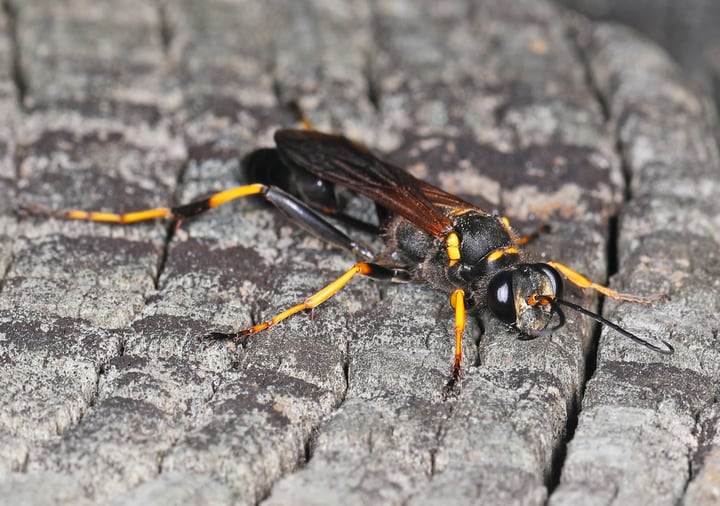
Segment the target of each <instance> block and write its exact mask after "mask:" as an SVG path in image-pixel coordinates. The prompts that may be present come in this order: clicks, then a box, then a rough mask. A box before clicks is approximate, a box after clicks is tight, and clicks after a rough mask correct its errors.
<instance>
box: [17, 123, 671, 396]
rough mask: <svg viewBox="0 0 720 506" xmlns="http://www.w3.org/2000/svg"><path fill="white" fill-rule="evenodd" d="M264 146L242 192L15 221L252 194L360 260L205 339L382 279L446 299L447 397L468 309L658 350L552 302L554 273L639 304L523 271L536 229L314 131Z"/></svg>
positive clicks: (526, 330)
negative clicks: (370, 217)
mask: <svg viewBox="0 0 720 506" xmlns="http://www.w3.org/2000/svg"><path fill="white" fill-rule="evenodd" d="M275 144H276V147H275V148H262V149H258V150H255V151H253V152H251V153H250V154H249V155H248V156H247V157H246V158H245V160H244V165H245V168H246V170H247V171H248V173H249V177H250V178H251V180H254V181H256V182H255V183H252V184H247V185H243V186H237V187H234V188H231V189H229V190H225V191H221V192H219V193H215V194H213V195H211V196H209V197H207V198H204V199H201V200H196V201H194V202H190V203H188V204H184V205H179V206H176V207H162V208H154V209H146V210H141V211H134V212H129V213H123V214H116V213H106V212H94V211H82V210H68V211H49V210H45V209H43V208H40V207H38V206H25V207H23V208H22V209H21V212H24V213H26V214H40V215H45V216H52V217H58V218H64V219H76V220H87V221H95V222H108V223H116V224H129V223H136V222H140V221H146V220H153V219H169V220H176V221H179V220H181V219H185V218H189V217H191V216H195V215H198V214H200V213H203V212H205V211H208V210H210V209H213V208H215V207H218V206H220V205H222V204H225V203H227V202H230V201H232V200H235V199H239V198H243V197H246V196H249V195H260V196H262V197H264V198H265V199H266V200H267V201H268V202H270V203H271V204H273V205H274V206H275V207H277V208H278V209H280V210H281V211H282V212H284V213H285V214H286V215H287V216H288V217H289V218H290V219H291V220H292V221H294V222H295V223H297V224H298V225H299V226H301V227H302V228H304V229H305V230H306V231H307V232H309V233H311V234H313V235H314V236H316V237H318V238H319V239H321V240H323V241H325V242H327V243H329V244H331V245H334V246H336V247H339V248H341V249H344V250H346V251H348V252H350V253H352V254H353V255H355V256H356V257H359V259H360V261H358V262H357V263H355V264H354V265H353V266H352V267H351V268H350V269H349V270H347V271H346V272H345V273H344V274H342V275H341V276H340V277H338V278H337V279H336V280H334V281H333V282H331V283H330V284H328V285H327V286H325V287H324V288H322V289H321V290H320V291H318V292H317V293H315V294H314V295H312V296H310V297H308V298H307V299H305V300H304V301H303V302H301V303H299V304H297V305H295V306H293V307H291V308H289V309H287V310H285V311H283V312H281V313H279V314H278V315H276V316H274V317H273V318H271V319H269V320H267V321H265V322H262V323H259V324H257V325H255V326H253V327H250V328H248V329H244V330H241V331H239V332H236V333H231V334H223V333H213V334H210V335H208V336H206V338H209V339H212V340H223V339H229V340H234V341H236V342H237V341H239V340H241V339H243V338H244V337H245V336H248V335H251V334H255V333H256V332H260V331H263V330H267V329H269V328H270V327H272V326H274V325H276V324H278V323H280V322H281V321H282V320H284V319H286V318H288V317H290V316H292V315H294V314H296V313H298V312H300V311H303V310H307V309H310V310H312V309H313V308H315V307H317V306H318V305H319V304H322V303H323V302H325V301H326V300H328V299H329V298H330V297H332V296H333V295H334V294H335V293H336V292H338V291H339V290H340V289H341V288H342V287H343V286H345V285H346V284H347V283H348V282H349V281H350V280H351V279H352V278H354V277H355V276H357V275H361V276H367V277H370V278H373V279H376V280H387V281H391V282H398V283H405V282H425V283H427V284H428V285H429V286H431V287H432V288H434V289H436V290H440V291H443V292H445V293H449V294H450V304H451V306H452V307H453V308H454V311H455V353H454V358H453V365H452V370H451V374H450V378H449V380H448V382H447V385H446V386H445V389H444V394H445V395H446V396H447V395H448V394H450V393H452V392H454V391H455V388H456V386H457V384H458V382H459V379H460V375H461V368H460V363H461V359H462V340H463V332H464V330H465V321H466V314H467V311H468V310H473V311H478V310H480V309H483V308H489V309H490V311H491V312H492V313H493V314H494V315H495V316H496V317H497V318H499V319H500V320H502V321H503V322H505V323H507V324H509V325H510V326H511V327H512V328H514V329H515V330H516V331H517V332H518V334H519V337H520V339H533V338H536V337H538V336H541V335H544V334H549V333H552V332H554V331H556V330H558V329H559V328H560V327H562V326H563V325H564V324H565V315H564V313H563V309H562V308H569V309H572V310H575V311H578V312H580V313H582V314H584V315H586V316H588V317H590V318H593V319H594V320H596V321H597V322H599V323H601V324H603V325H606V326H608V327H610V328H612V329H614V330H615V331H616V332H618V333H619V334H621V335H623V336H625V337H627V338H629V339H631V340H633V341H635V342H636V343H638V344H640V345H642V346H645V347H646V348H649V349H650V350H653V351H656V352H658V353H663V354H671V353H673V351H674V350H673V347H672V346H671V345H670V344H669V343H667V342H666V341H663V340H660V341H659V342H660V343H662V345H661V346H660V345H656V344H653V343H651V342H649V341H647V340H645V339H642V338H640V337H638V336H637V335H635V334H633V333H631V332H629V331H628V330H626V329H624V328H622V327H620V326H619V325H617V324H615V323H613V322H611V321H608V320H607V319H605V318H603V317H602V316H600V315H598V314H596V313H594V312H592V311H590V310H588V309H585V308H583V307H581V306H579V305H577V304H574V303H572V302H570V301H567V300H565V299H563V298H562V297H563V281H562V277H561V275H562V276H564V277H565V278H566V279H567V280H569V281H570V282H571V283H573V284H575V285H577V286H579V287H580V288H589V289H593V290H596V291H597V292H599V293H601V294H603V295H605V296H608V297H611V298H613V299H615V300H618V301H629V302H639V303H647V302H650V300H651V299H648V298H643V297H638V296H635V295H631V294H627V293H621V292H617V291H615V290H613V289H610V288H607V287H605V286H602V285H600V284H598V283H595V282H593V281H591V280H590V279H588V278H587V277H585V276H583V275H582V274H580V273H578V272H577V271H575V270H573V269H571V268H570V267H568V266H566V265H564V264H562V263H559V262H554V261H550V262H543V263H533V262H528V261H527V260H526V259H525V257H524V255H523V252H522V246H524V245H525V244H527V243H528V242H530V241H533V240H535V239H536V238H537V237H538V236H539V235H540V234H542V233H543V232H545V231H547V230H546V229H545V228H541V229H539V230H538V231H536V232H535V233H533V234H530V235H527V236H519V235H517V234H516V232H515V231H514V230H513V229H512V228H511V226H510V223H509V221H508V219H507V218H505V217H504V216H499V215H497V214H493V213H489V212H486V211H484V210H482V209H480V208H478V207H477V206H475V205H473V204H471V203H469V202H466V201H465V200H463V199H461V198H459V197H457V196H455V195H452V194H450V193H447V192H445V191H443V190H441V189H440V188H437V187H435V186H433V185H431V184H429V183H426V182H425V181H422V180H420V179H417V178H415V177H414V176H412V175H411V174H409V173H408V172H405V171H404V170H402V169H400V168H398V167H396V166H393V165H391V164H389V163H387V162H385V161H383V160H381V159H379V158H378V157H376V156H375V155H374V154H373V153H372V152H371V151H370V150H369V149H368V148H367V147H366V146H364V145H362V144H359V143H356V142H353V141H351V140H349V139H347V138H346V137H343V136H341V135H333V134H327V133H321V132H319V131H316V130H314V129H311V128H308V129H305V130H291V129H287V130H278V131H277V132H276V133H275ZM335 185H338V186H340V187H344V188H346V189H347V190H350V191H352V192H355V193H357V194H359V195H361V196H364V197H366V198H369V199H371V200H372V201H374V202H375V204H376V208H377V209H378V214H379V215H382V218H383V219H382V223H381V226H380V227H374V226H373V225H370V224H368V223H365V222H362V221H360V220H357V219H355V218H352V217H350V216H348V215H345V214H343V212H342V210H341V205H340V202H339V200H338V197H337V192H336V191H335V190H336V187H335ZM327 216H333V217H335V218H338V219H340V220H341V221H345V222H347V223H348V224H349V225H351V226H355V227H359V228H364V229H366V230H368V229H370V230H373V229H375V230H376V232H380V233H381V234H382V237H383V240H384V242H385V248H384V249H383V251H381V252H379V253H376V252H374V251H372V249H371V248H369V247H368V246H366V245H365V244H363V243H362V242H360V241H356V240H354V239H353V238H351V237H350V236H349V235H347V234H346V233H345V232H343V231H342V230H340V228H338V227H337V226H336V225H334V224H333V223H332V222H331V221H330V220H328V218H327Z"/></svg>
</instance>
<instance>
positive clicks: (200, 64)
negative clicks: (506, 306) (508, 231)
mask: <svg viewBox="0 0 720 506" xmlns="http://www.w3.org/2000/svg"><path fill="white" fill-rule="evenodd" d="M17 7H18V9H17V17H12V16H11V17H10V18H6V20H5V29H6V32H8V33H10V30H9V28H8V27H9V26H10V25H11V24H12V23H15V24H16V26H17V34H18V40H17V43H18V47H19V48H20V50H21V56H22V58H21V61H22V70H23V76H24V79H25V80H26V82H27V83H28V85H29V87H28V89H27V90H26V93H25V95H24V96H23V97H22V98H23V102H22V104H18V102H17V97H18V96H19V94H18V93H16V92H14V91H13V90H14V89H16V86H15V85H13V75H12V72H7V73H6V74H2V75H0V81H4V83H1V84H0V107H2V110H3V111H4V112H5V114H4V117H5V118H6V121H5V122H4V124H3V126H0V138H2V143H0V147H2V151H1V153H2V156H1V157H0V192H1V193H0V272H2V274H3V277H2V280H1V281H0V359H1V360H0V364H1V366H0V367H1V368H0V382H1V383H2V386H1V387H0V395H1V396H2V402H1V403H0V405H2V406H3V407H2V409H1V410H0V503H7V504H18V503H28V504H40V503H43V504H46V503H50V502H52V503H55V504H106V503H113V504H138V503H145V504H167V503H181V502H184V503H192V504H202V503H210V502H212V503H214V504H257V503H260V502H263V503H267V504H336V503H338V502H343V503H346V504H368V503H373V504H400V503H409V504H435V503H443V504H445V503H452V504H466V503H467V504H471V503H472V504H475V503H478V502H479V503H485V504H495V503H503V504H504V503H512V504H514V503H518V504H543V503H545V502H547V501H548V500H549V501H550V502H552V503H553V504H565V503H569V502H571V501H572V502H577V501H578V499H581V500H582V502H593V503H597V504H607V503H612V502H617V503H621V504H622V503H627V502H630V501H641V502H653V503H658V504H663V503H676V502H678V501H682V500H683V499H685V500H687V501H688V502H689V503H693V504H696V503H702V501H703V500H705V501H708V502H709V499H708V498H709V497H711V494H712V492H711V491H712V483H713V482H712V480H713V474H712V473H713V469H714V467H713V462H715V461H716V460H717V454H718V450H717V443H716V442H715V436H714V434H715V433H716V426H717V423H718V422H717V420H718V415H717V409H716V407H715V403H714V399H715V398H716V393H715V389H714V385H716V384H718V382H717V367H716V365H715V364H717V363H718V360H717V357H716V354H717V352H716V348H717V343H716V340H717V334H718V324H717V322H718V319H717V310H718V307H719V306H720V303H719V302H718V301H720V285H718V283H717V279H720V278H719V277H718V270H720V263H719V262H718V257H717V244H718V241H719V239H720V238H719V236H718V230H719V228H718V204H717V202H716V199H714V198H713V195H716V194H717V188H716V186H717V185H718V181H719V180H720V179H719V178H718V170H719V169H720V161H719V159H720V157H719V156H718V145H717V142H716V139H715V137H714V136H713V135H714V133H715V132H717V119H716V117H715V116H714V113H713V112H712V111H713V109H712V107H711V104H710V102H709V101H708V99H707V98H706V97H704V96H702V95H700V94H698V93H696V92H695V91H694V90H693V89H691V88H690V87H688V86H687V85H686V81H685V79H684V76H683V75H682V73H681V71H680V70H678V68H677V67H676V66H675V65H674V64H673V63H672V62H671V61H670V60H669V59H668V57H667V56H666V55H665V54H664V53H662V52H661V51H660V50H658V49H657V48H656V47H654V46H652V45H651V44H649V43H647V42H645V41H643V40H642V39H640V38H639V37H638V36H636V35H635V34H633V33H631V32H629V31H627V30H625V29H622V28H619V27H616V26H613V25H607V24H592V23H589V22H587V21H585V20H583V19H580V18H577V17H576V16H567V15H566V14H565V13H564V12H563V11H562V10H560V9H559V8H557V7H556V6H554V5H553V4H550V3H545V2H536V1H527V2H520V1H518V2H512V3H507V2H502V1H491V0H488V1H483V2H460V1H451V2H442V3H438V2H431V1H422V2H417V1H415V2H407V1H404V0H394V1H369V0H367V1H365V0H363V1H361V0H353V1H340V0H338V1H334V0H333V1H319V0H318V1H315V0H303V1H298V2H281V1H279V0H278V1H269V2H241V1H219V0H217V1H211V2H202V3H200V2H194V1H189V0H188V1H177V2H158V3H147V2H141V1H137V2H134V1H133V2H128V1H125V2H117V3H116V2H103V3H100V4H98V3H97V2H88V1H81V0H72V1H68V2H63V3H61V4H57V5H56V4H53V5H52V6H51V5H49V4H47V3H46V2H35V1H26V2H22V3H21V4H20V3H19V4H18V6H17ZM16 57H17V55H16V54H14V53H13V47H12V44H6V45H0V61H13V59H14V58H16ZM15 82H17V79H16V80H15ZM2 90H6V91H5V92H3V91H2ZM290 100H297V101H298V102H299V103H300V104H301V106H302V108H303V109H304V110H305V111H306V112H307V114H308V116H309V118H310V119H311V120H312V121H313V122H314V123H315V124H316V125H317V126H318V127H319V128H321V129H323V130H334V131H342V132H344V133H346V134H347V135H349V136H351V137H352V138H354V139H357V140H360V141H362V142H365V143H367V144H368V145H369V146H371V147H372V148H373V149H375V150H377V151H378V152H380V153H382V154H383V156H385V157H387V158H388V159H390V160H392V161H394V162H395V163H398V164H400V165H402V166H405V167H407V168H408V169H409V170H410V171H411V172H413V173H414V174H416V175H418V176H421V177H423V178H424V179H427V180H428V181H431V182H433V183H435V184H438V185H441V186H442V187H444V188H446V189H448V190H450V191H452V192H455V193H458V194H460V195H462V196H463V197H465V198H468V199H472V201H473V202H476V203H477V204H478V205H480V206H482V207H484V208H487V209H489V210H497V211H500V212H503V213H506V214H507V215H508V216H509V217H510V218H511V219H512V220H513V222H514V224H515V225H516V226H517V228H518V229H520V230H521V231H532V230H533V229H534V228H535V227H537V226H538V225H539V224H541V223H550V224H552V225H553V228H554V231H553V233H552V234H551V235H549V236H546V237H543V238H542V239H541V240H539V241H537V242H536V243H534V244H532V245H530V246H529V247H528V254H529V255H530V256H531V257H532V258H536V259H538V260H539V261H542V260H547V259H555V260H558V261H561V262H564V263H567V264H569V265H572V266H573V267H574V268H576V269H577V270H579V271H581V272H584V273H586V274H588V275H590V276H591V277H593V278H594V279H597V280H599V281H605V280H606V277H607V275H608V272H611V273H613V272H612V271H613V270H615V266H616V267H617V273H614V275H613V276H612V280H611V285H612V286H614V287H617V288H619V289H622V290H628V291H632V292H634V293H638V294H641V295H647V294H654V293H663V294H667V295H669V298H668V299H665V300H662V301H659V302H657V303H655V304H653V305H652V306H640V305H632V304H627V303H625V304H619V305H618V304H615V303H612V302H608V301H606V302H605V303H603V304H602V310H603V312H604V314H606V316H608V317H609V318H612V319H613V320H616V321H619V322H621V323H622V324H623V325H625V326H627V327H628V328H630V329H631V330H633V331H635V332H637V333H638V334H641V335H652V336H659V337H661V338H664V339H667V340H669V341H670V342H671V343H672V344H673V345H674V346H675V348H676V353H675V355H673V356H672V357H664V356H661V355H657V354H653V353H651V352H648V351H647V350H645V349H642V348H639V347H637V346H636V345H634V344H633V343H631V342H629V341H628V340H626V339H624V338H622V337H621V336H619V335H618V334H616V333H613V332H612V331H609V332H605V331H604V332H602V334H599V331H598V329H597V328H596V327H595V326H594V325H593V323H592V322H591V321H588V320H587V319H584V318H582V317H580V316H578V315H572V314H568V323H567V325H566V326H565V327H564V328H563V329H562V330H561V331H559V332H557V333H555V334H553V335H552V336H545V337H542V338H539V339H536V340H534V341H529V342H528V341H520V340H518V339H516V335H515V334H514V333H513V332H512V331H511V330H509V329H508V328H506V327H505V326H504V325H502V324H500V323H499V322H498V321H497V320H495V319H494V318H493V317H492V316H489V315H480V318H475V317H472V318H470V320H469V326H468V330H467V333H466V336H467V339H466V341H465V350H464V352H465V361H464V376H463V382H462V390H461V393H460V395H459V396H458V398H456V399H451V400H448V401H444V400H443V399H442V395H441V392H442V387H443V385H444V383H445V381H446V378H447V374H448V373H449V371H450V366H451V361H452V354H453V339H452V326H453V322H452V319H453V312H452V310H451V308H450V306H449V304H448V300H447V295H445V294H440V293H436V292H433V291H431V290H430V289H428V288H427V287H424V286H422V285H392V286H390V285H386V284H382V283H376V282H373V281H370V280H366V279H357V280H354V281H353V282H352V283H351V284H350V285H349V286H347V287H346V288H345V289H343V290H342V291H341V292H340V293H339V294H338V295H337V296H336V297H334V298H333V299H331V300H330V301H328V302H327V303H326V304H324V305H323V306H321V307H320V308H318V309H317V310H316V311H315V313H314V317H313V318H311V317H310V315H308V314H300V315H297V316H295V317H294V318H292V319H290V320H288V321H286V322H283V323H282V324H281V325H278V326H277V327H275V328H273V329H272V330H270V331H268V332H264V333H260V334H258V335H256V336H253V337H252V338H251V339H249V340H248V342H247V343H246V344H245V345H243V346H236V347H235V346H225V345H213V346H204V345H202V344H200V343H198V337H199V336H202V335H204V334H206V333H208V332H212V331H230V330H232V329H240V328H244V327H246V326H248V325H250V324H252V323H253V322H256V321H259V320H261V319H266V318H268V317H271V316H272V315H273V314H276V313H277V312H278V311H281V310H282V309H285V308H286V307H288V306H290V305H293V304H295V303H297V302H298V301H300V300H302V299H304V298H305V297H307V296H308V295H310V294H311V293H313V292H314V291H316V290H318V289H319V288H321V287H322V286H323V285H324V284H326V283H327V282H329V281H331V280H332V279H334V278H335V277H337V276H338V275H339V274H340V273H342V272H343V271H344V270H346V269H347V268H349V267H350V266H351V265H352V262H353V259H352V258H350V257H349V256H348V255H346V254H343V253H342V252H338V251H335V250H332V249H331V248H329V247H327V246H325V245H323V244H322V243H320V242H319V241H317V240H316V239H314V238H311V237H308V236H307V235H306V234H305V233H303V232H302V231H300V230H298V229H297V227H296V226H294V225H293V224H292V223H290V222H288V221H287V220H286V219H285V218H283V217H282V216H281V215H280V214H279V213H276V212H273V211H272V209H270V208H268V207H267V206H264V205H262V203H261V202H258V201H257V200H254V199H251V198H248V199H244V200H242V201H240V202H236V203H233V204H228V205H226V206H222V207H220V208H218V209H216V210H213V211H212V212H210V213H207V214H205V215H203V216H199V217H197V218H195V219H192V220H187V221H185V222H183V223H181V224H180V226H179V227H177V228H175V227H172V226H167V224H162V223H148V224H141V225H137V226H132V227H117V226H115V227H113V226H108V225H102V224H91V223H80V222H67V221H59V220H43V219H39V218H24V219H18V218H17V217H15V215H14V209H15V207H16V206H17V205H18V204H28V203H32V204H40V205H45V206H49V207H53V208H69V207H82V208H89V209H102V210H134V209H139V208H145V207H150V206H160V205H166V204H167V203H179V202H186V201H188V200H190V199H192V198H195V197H198V196H201V195H207V194H208V193H209V192H211V191H215V190H219V189H224V188H228V187H230V186H233V185H237V184H241V183H242V182H243V181H244V179H243V177H244V176H243V175H242V174H241V171H240V163H239V160H240V159H241V158H242V156H243V155H245V154H246V153H248V152H249V151H251V150H252V149H254V148H255V147H258V146H265V145H270V144H271V139H272V132H273V131H274V130H275V129H277V128H280V127H285V126H292V125H293V124H294V122H295V118H294V117H293V114H292V112H291V111H289V110H288V108H287V104H286V103H287V101H290ZM377 246H379V245H377ZM568 292H569V294H568V297H569V298H570V299H571V300H573V301H575V302H578V303H581V304H583V305H585V306H589V307H592V308H599V307H600V305H599V301H598V298H597V297H595V296H594V295H593V294H590V293H587V294H583V293H582V292H581V291H580V290H578V289H572V288H569V289H568ZM598 337H599V343H598ZM588 379H589V381H588ZM705 462H708V465H707V466H705V467H704V466H703V464H704V463H705Z"/></svg>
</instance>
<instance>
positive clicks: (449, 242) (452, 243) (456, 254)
mask: <svg viewBox="0 0 720 506" xmlns="http://www.w3.org/2000/svg"><path fill="white" fill-rule="evenodd" d="M445 247H446V248H447V254H448V258H449V259H450V263H449V264H448V265H449V266H450V267H452V266H453V265H455V264H456V263H458V260H460V238H459V237H458V235H457V233H455V232H450V233H449V234H448V236H447V237H446V238H445Z"/></svg>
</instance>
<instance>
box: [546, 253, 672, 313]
mask: <svg viewBox="0 0 720 506" xmlns="http://www.w3.org/2000/svg"><path fill="white" fill-rule="evenodd" d="M547 264H548V265H549V266H551V267H554V268H555V269H557V270H558V271H560V272H561V273H562V275H563V276H565V277H566V278H567V279H568V280H569V281H570V282H571V283H573V284H574V285H577V286H579V287H580V288H590V289H592V290H595V291H596V292H600V293H601V294H603V295H606V296H608V297H610V298H612V299H615V300H617V301H626V302H637V303H640V304H651V303H652V302H654V301H656V300H657V299H658V297H641V296H639V295H633V294H630V293H622V292H618V291H615V290H613V289H612V288H608V287H606V286H603V285H600V284H598V283H595V282H594V281H592V280H590V279H588V278H586V277H585V276H583V275H582V274H580V273H579V272H577V271H575V270H573V269H571V268H570V267H568V266H567V265H564V264H561V263H558V262H547Z"/></svg>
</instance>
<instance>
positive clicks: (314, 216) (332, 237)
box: [18, 183, 375, 260]
mask: <svg viewBox="0 0 720 506" xmlns="http://www.w3.org/2000/svg"><path fill="white" fill-rule="evenodd" d="M249 195H261V196H262V197H264V198H265V199H266V200H267V201H268V202H270V203H271V204H273V205H274V206H275V207H277V208H278V209H280V210H281V211H283V212H284V213H285V214H286V215H287V216H288V217H290V218H291V219H292V220H294V221H295V222H296V223H297V224H298V225H300V226H301V227H303V228H304V229H305V230H306V231H307V232H309V233H311V234H313V235H314V236H316V237H317V238H319V239H321V240H323V241H326V242H328V243H330V244H333V245H335V246H337V247H339V248H342V249H345V250H348V251H350V252H351V253H354V254H356V255H359V256H361V257H363V258H365V259H367V260H373V259H374V258H375V255H374V254H373V252H372V251H371V250H370V249H369V248H368V247H367V246H365V245H364V244H362V243H361V242H358V241H355V240H353V239H351V238H350V237H348V236H347V235H346V234H345V233H344V232H342V231H341V230H340V229H338V228H337V227H335V226H334V225H332V224H331V223H330V222H328V221H327V220H326V219H325V218H323V216H322V215H321V214H319V213H318V212H316V211H314V210H312V209H311V208H310V207H309V206H308V205H307V204H305V203H304V202H302V201H301V200H300V199H298V198H296V197H293V196H292V195H290V194H289V193H287V192H285V191H284V190H281V189H280V188H278V187H277V186H267V185H264V184H259V183H256V184H249V185H244V186H237V187H235V188H230V189H229V190H225V191H221V192H218V193H215V194H213V195H210V196H209V197H207V198H204V199H200V200H196V201H193V202H190V203H189V204H183V205H180V206H176V207H157V208H153V209H144V210H142V211H133V212H129V213H121V214H118V213H105V212H97V211H82V210H78V209H71V210H68V211H52V210H47V209H44V208H42V207H39V206H24V207H22V208H20V209H18V213H20V214H23V215H28V214H34V215H43V216H49V217H54V218H62V219H67V220H84V221H95V222H102V223H115V224H118V225H127V224H131V223H138V222H141V221H149V220H154V219H158V218H160V219H171V220H181V219H184V218H190V217H192V216H196V215H198V214H201V213H204V212H205V211H208V210H210V209H213V208H215V207H218V206H221V205H223V204H226V203H228V202H230V201H233V200H236V199H239V198H242V197H247V196H249Z"/></svg>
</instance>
